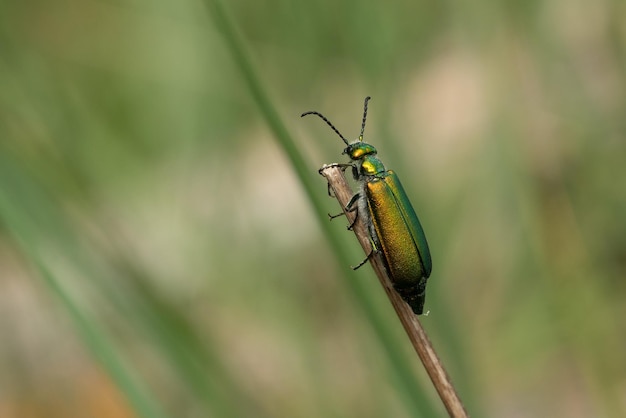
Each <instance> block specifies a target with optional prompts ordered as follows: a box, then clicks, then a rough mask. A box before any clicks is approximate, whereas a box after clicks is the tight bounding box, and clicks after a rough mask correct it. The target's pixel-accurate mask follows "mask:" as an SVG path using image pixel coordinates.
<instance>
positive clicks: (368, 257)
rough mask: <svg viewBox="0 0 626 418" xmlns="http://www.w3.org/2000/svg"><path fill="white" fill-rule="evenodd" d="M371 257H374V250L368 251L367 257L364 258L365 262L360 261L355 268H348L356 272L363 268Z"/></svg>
mask: <svg viewBox="0 0 626 418" xmlns="http://www.w3.org/2000/svg"><path fill="white" fill-rule="evenodd" d="M373 255H374V250H372V251H370V253H369V254H368V255H367V257H365V260H363V261H361V262H360V263H359V264H358V265H357V266H354V267H353V266H350V268H352V270H358V269H359V268H361V267H363V265H364V264H365V263H367V262H368V261H369V259H370V258H372V256H373Z"/></svg>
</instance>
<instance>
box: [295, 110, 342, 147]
mask: <svg viewBox="0 0 626 418" xmlns="http://www.w3.org/2000/svg"><path fill="white" fill-rule="evenodd" d="M306 115H317V116H319V117H320V118H322V120H323V121H324V122H326V124H327V125H328V126H330V127H331V128H332V129H333V131H335V133H336V134H337V135H339V137H340V138H341V139H342V141H343V142H345V143H346V145H350V144H349V143H348V141H347V140H346V138H344V137H343V135H341V132H339V131H338V130H337V128H335V125H333V124H332V123H330V121H329V120H328V119H326V116H324V115H322V114H321V113H320V112H315V111H311V112H304V113H303V114H301V115H300V117H301V118H302V117H304V116H306Z"/></svg>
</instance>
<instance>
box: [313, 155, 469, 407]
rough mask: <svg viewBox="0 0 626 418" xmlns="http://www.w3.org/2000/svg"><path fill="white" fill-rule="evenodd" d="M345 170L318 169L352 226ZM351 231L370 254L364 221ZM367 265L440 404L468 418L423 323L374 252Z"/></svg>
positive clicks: (355, 224)
mask: <svg viewBox="0 0 626 418" xmlns="http://www.w3.org/2000/svg"><path fill="white" fill-rule="evenodd" d="M344 169H345V166H344V167H342V166H341V165H339V164H330V165H325V166H324V167H322V168H321V169H320V174H321V175H322V176H324V177H325V178H326V180H327V181H328V184H329V185H330V188H331V189H332V191H333V193H334V195H335V197H336V198H337V201H339V204H340V205H341V207H342V209H343V210H344V213H345V214H346V217H347V218H348V222H349V223H352V222H354V221H355V219H354V218H355V216H356V214H355V212H348V211H346V210H345V208H346V205H347V204H348V202H349V201H350V199H351V198H352V196H353V195H354V193H353V192H352V189H351V188H350V185H349V184H348V182H347V181H346V177H345V175H344ZM353 231H354V233H355V235H356V237H357V239H358V240H359V243H360V244H361V246H362V247H363V251H365V254H370V253H371V252H372V245H371V240H370V237H369V233H368V231H367V227H366V226H365V225H363V222H361V220H360V219H357V220H356V222H355V223H354V227H353ZM370 264H371V265H372V267H373V268H374V271H375V272H376V275H377V276H378V279H379V280H380V283H381V284H382V285H383V289H385V292H387V296H388V297H389V300H390V301H391V304H392V305H393V308H394V309H395V310H396V313H397V314H398V318H399V319H400V322H402V326H403V327H404V330H405V331H406V333H407V334H408V336H409V339H410V340H411V343H412V344H413V347H414V348H415V351H416V352H417V355H418V356H419V358H420V360H421V361H422V364H424V368H425V369H426V372H427V373H428V376H430V380H431V381H432V382H433V385H434V386H435V389H436V390H437V393H439V397H440V398H441V401H442V402H443V404H444V406H445V407H446V409H447V410H448V414H449V415H450V417H452V418H466V417H468V415H467V412H465V409H464V408H463V404H462V403H461V399H460V398H459V395H458V394H457V393H456V390H455V389H454V386H452V382H451V381H450V378H449V377H448V374H447V373H446V371H445V369H444V367H443V364H442V363H441V361H440V360H439V357H437V353H436V352H435V349H434V348H433V346H432V345H431V343H430V341H429V340H428V336H427V335H426V332H425V331H424V328H422V324H421V323H420V322H419V320H418V317H417V315H415V314H414V313H413V311H412V310H411V308H410V307H409V305H407V304H406V303H405V302H404V301H403V300H402V298H401V297H400V295H399V294H398V293H397V292H396V291H395V290H394V289H393V285H392V284H391V281H390V280H389V277H388V276H387V272H386V269H385V267H384V265H383V262H382V260H381V258H380V256H379V255H378V254H376V253H374V254H372V257H370Z"/></svg>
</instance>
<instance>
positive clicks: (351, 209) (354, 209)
mask: <svg viewBox="0 0 626 418" xmlns="http://www.w3.org/2000/svg"><path fill="white" fill-rule="evenodd" d="M360 197H361V195H360V194H358V193H356V194H355V195H354V196H352V198H351V199H350V201H349V202H348V204H347V205H346V209H345V210H346V212H356V216H355V217H354V219H353V220H352V222H351V223H350V225H348V231H352V228H353V227H354V224H355V223H356V220H357V219H358V217H359V206H358V205H356V206H355V205H354V204H355V203H356V202H357V201H358V200H359V198H360Z"/></svg>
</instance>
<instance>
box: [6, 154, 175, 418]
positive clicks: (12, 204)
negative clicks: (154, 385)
mask: <svg viewBox="0 0 626 418" xmlns="http://www.w3.org/2000/svg"><path fill="white" fill-rule="evenodd" d="M9 182H12V183H13V184H8V183H9ZM30 186H31V184H30V182H28V181H27V180H26V178H25V177H24V176H22V173H20V172H19V170H18V169H17V168H16V167H15V166H14V164H13V163H12V162H11V161H9V160H8V159H6V158H3V157H2V158H0V219H1V220H2V222H3V224H4V226H5V228H6V229H7V230H8V231H9V233H10V234H11V235H12V237H13V239H14V240H15V241H16V243H17V244H18V246H19V248H21V250H22V253H23V254H24V257H25V259H27V260H30V261H31V262H32V263H33V265H34V266H35V267H36V268H37V270H38V273H39V277H41V279H43V282H44V284H45V285H46V286H47V288H48V289H49V290H50V292H51V293H52V294H54V295H55V296H56V297H57V298H58V299H59V300H60V301H61V305H62V306H63V307H64V308H65V310H66V311H67V313H68V315H69V317H70V319H71V320H72V322H73V324H74V326H75V327H76V330H77V331H78V334H79V335H80V337H81V338H82V340H83V342H84V343H85V344H86V346H87V347H88V349H89V350H90V351H91V353H92V354H93V356H94V357H95V358H96V359H97V361H98V362H100V364H101V365H102V366H103V367H104V369H105V370H106V371H108V373H109V375H110V376H111V378H112V379H113V381H114V382H115V383H116V384H117V385H118V387H119V388H120V390H121V391H122V393H123V394H124V395H125V396H126V398H127V399H128V401H129V403H130V405H132V407H133V408H134V409H135V411H136V412H137V414H138V415H139V416H142V417H146V418H164V417H165V416H166V415H165V414H164V413H163V411H162V409H161V406H160V405H159V404H158V403H156V402H155V401H154V399H155V397H154V396H152V395H151V394H150V393H149V392H148V390H147V389H146V388H145V387H144V385H143V383H142V382H141V381H140V380H139V379H138V378H137V377H136V376H135V375H134V373H133V372H132V370H133V368H132V367H131V366H130V365H129V364H128V363H127V362H125V361H124V360H123V358H122V357H121V356H120V354H119V350H118V349H117V348H116V347H115V346H114V344H113V343H112V342H111V341H110V340H109V338H108V337H107V335H106V333H105V332H104V331H103V330H102V329H101V328H100V326H99V324H98V323H97V321H95V320H94V319H93V318H92V317H91V316H90V315H89V314H88V313H87V312H85V310H84V309H81V308H80V307H79V304H78V303H76V301H75V300H74V299H73V298H72V296H71V295H70V293H69V292H66V290H65V289H64V287H63V286H62V285H61V283H60V281H59V280H58V278H57V276H55V275H54V274H53V273H52V272H51V270H50V269H49V268H48V267H47V266H46V263H45V262H44V261H43V260H42V257H41V254H40V252H39V251H40V250H39V246H40V243H39V238H38V233H41V231H40V230H39V229H38V226H40V223H39V222H37V220H36V219H34V217H28V215H26V214H28V213H29V211H31V210H33V209H34V208H35V205H33V202H41V196H37V193H36V190H35V189H34V188H33V187H30ZM12 192H13V193H12ZM44 208H45V206H44ZM38 209H39V210H40V211H42V210H45V209H43V208H42V207H38ZM45 216H46V217H48V218H50V213H46V214H45ZM41 229H43V227H42V228H41Z"/></svg>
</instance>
